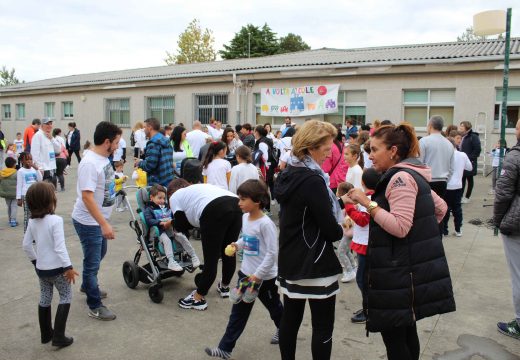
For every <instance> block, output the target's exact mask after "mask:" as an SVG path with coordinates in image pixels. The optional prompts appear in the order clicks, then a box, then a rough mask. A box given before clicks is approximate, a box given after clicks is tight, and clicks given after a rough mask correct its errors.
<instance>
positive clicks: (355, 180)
mask: <svg viewBox="0 0 520 360" xmlns="http://www.w3.org/2000/svg"><path fill="white" fill-rule="evenodd" d="M362 176H363V169H361V166H359V165H358V164H356V165H355V166H353V167H349V168H348V171H347V177H346V179H345V181H346V182H348V183H351V184H352V185H354V188H356V189H363V184H362V183H361V177H362Z"/></svg>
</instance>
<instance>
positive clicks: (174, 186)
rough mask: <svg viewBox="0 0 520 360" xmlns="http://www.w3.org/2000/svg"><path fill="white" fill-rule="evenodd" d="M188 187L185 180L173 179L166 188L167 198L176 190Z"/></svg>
mask: <svg viewBox="0 0 520 360" xmlns="http://www.w3.org/2000/svg"><path fill="white" fill-rule="evenodd" d="M188 186H190V183H189V182H187V181H186V180H184V179H180V178H179V179H173V180H172V181H170V183H169V184H168V188H167V192H168V194H167V196H168V197H170V196H172V194H173V193H175V192H176V191H177V190H179V189H182V188H185V187H188Z"/></svg>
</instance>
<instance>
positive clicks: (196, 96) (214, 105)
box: [193, 92, 229, 125]
mask: <svg viewBox="0 0 520 360" xmlns="http://www.w3.org/2000/svg"><path fill="white" fill-rule="evenodd" d="M193 95H194V105H195V109H194V114H195V118H196V119H197V120H199V121H200V122H201V123H202V124H203V125H209V119H208V121H207V122H205V120H203V119H201V118H200V116H199V109H211V116H210V119H211V118H215V119H216V120H219V121H221V122H222V124H228V123H229V92H212V93H196V94H193ZM202 96H211V104H204V105H200V104H199V98H200V97H202ZM216 96H226V104H217V103H216V101H215V98H216ZM216 109H225V110H226V116H225V117H226V118H225V119H224V120H223V119H222V118H221V117H218V116H217V117H216V116H215V110H216Z"/></svg>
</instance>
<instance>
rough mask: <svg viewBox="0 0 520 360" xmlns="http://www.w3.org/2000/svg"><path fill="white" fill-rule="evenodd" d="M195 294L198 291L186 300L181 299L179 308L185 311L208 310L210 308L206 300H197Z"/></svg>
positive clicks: (193, 292)
mask: <svg viewBox="0 0 520 360" xmlns="http://www.w3.org/2000/svg"><path fill="white" fill-rule="evenodd" d="M195 292H197V290H193V291H192V292H191V294H189V295H188V296H186V297H185V298H184V299H180V300H179V303H178V304H179V306H180V307H181V308H183V309H195V310H206V309H207V308H208V304H207V303H206V300H205V299H201V300H198V301H197V300H195Z"/></svg>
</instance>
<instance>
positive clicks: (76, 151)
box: [67, 149, 81, 166]
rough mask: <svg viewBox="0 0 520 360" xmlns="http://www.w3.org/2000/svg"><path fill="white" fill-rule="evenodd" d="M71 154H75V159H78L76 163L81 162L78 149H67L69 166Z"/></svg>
mask: <svg viewBox="0 0 520 360" xmlns="http://www.w3.org/2000/svg"><path fill="white" fill-rule="evenodd" d="M72 154H76V159H78V164H79V163H80V162H81V156H80V155H79V149H77V150H69V156H67V165H69V166H70V161H71V160H72Z"/></svg>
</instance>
